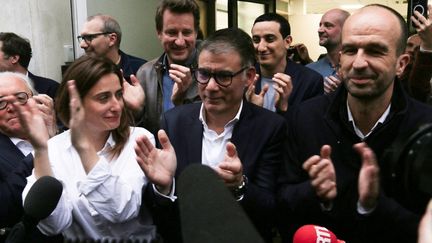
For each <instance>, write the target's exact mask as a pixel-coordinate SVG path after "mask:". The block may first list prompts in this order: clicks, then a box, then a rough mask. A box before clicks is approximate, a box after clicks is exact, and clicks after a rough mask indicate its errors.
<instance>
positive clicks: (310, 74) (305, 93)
mask: <svg viewBox="0 0 432 243" xmlns="http://www.w3.org/2000/svg"><path fill="white" fill-rule="evenodd" d="M256 69H257V73H258V74H259V75H260V78H259V80H257V82H256V85H255V93H256V94H259V93H260V92H261V70H260V67H259V65H258V64H257V65H256ZM284 73H285V74H288V75H289V76H290V77H291V82H292V85H293V90H292V92H291V95H290V97H289V99H288V105H289V106H288V107H289V108H291V107H292V106H295V105H298V104H300V103H301V102H303V101H305V100H307V99H310V98H312V97H315V96H319V95H322V94H324V82H323V77H322V76H321V75H320V74H319V73H318V72H316V71H314V70H312V69H310V68H307V67H305V66H303V65H300V64H298V63H295V62H293V61H291V60H290V59H288V60H287V65H286V67H285V72H284Z"/></svg>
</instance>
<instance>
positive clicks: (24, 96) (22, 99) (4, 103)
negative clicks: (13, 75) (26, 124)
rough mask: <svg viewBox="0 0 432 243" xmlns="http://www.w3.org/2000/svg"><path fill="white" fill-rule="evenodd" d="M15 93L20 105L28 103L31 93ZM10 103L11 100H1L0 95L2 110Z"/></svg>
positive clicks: (0, 108)
mask: <svg viewBox="0 0 432 243" xmlns="http://www.w3.org/2000/svg"><path fill="white" fill-rule="evenodd" d="M13 95H14V96H15V98H16V101H18V103H19V104H20V105H25V104H27V101H28V99H29V98H30V95H29V94H27V93H26V92H18V93H15V94H13ZM9 103H10V102H9V101H6V100H1V97H0V111H1V110H4V109H6V107H7V105H8V104H9Z"/></svg>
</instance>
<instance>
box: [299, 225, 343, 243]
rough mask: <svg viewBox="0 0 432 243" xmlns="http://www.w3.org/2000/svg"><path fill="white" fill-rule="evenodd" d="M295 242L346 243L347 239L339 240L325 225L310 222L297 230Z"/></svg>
mask: <svg viewBox="0 0 432 243" xmlns="http://www.w3.org/2000/svg"><path fill="white" fill-rule="evenodd" d="M293 243H345V241H343V240H338V239H337V238H336V235H335V234H333V232H331V231H330V230H328V229H327V228H325V227H322V226H317V225H311V224H308V225H304V226H302V227H300V228H299V229H298V230H297V231H296V232H295V234H294V237H293Z"/></svg>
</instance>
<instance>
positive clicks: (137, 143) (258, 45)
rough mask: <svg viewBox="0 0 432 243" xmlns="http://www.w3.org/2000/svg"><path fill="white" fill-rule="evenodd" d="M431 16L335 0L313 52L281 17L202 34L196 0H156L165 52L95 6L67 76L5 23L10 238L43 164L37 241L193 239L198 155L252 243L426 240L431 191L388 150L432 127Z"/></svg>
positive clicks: (2, 141)
mask: <svg viewBox="0 0 432 243" xmlns="http://www.w3.org/2000/svg"><path fill="white" fill-rule="evenodd" d="M428 13H429V15H428V17H427V18H426V17H424V16H423V15H421V14H420V13H418V12H415V14H414V16H412V21H413V22H414V23H415V25H416V31H417V34H415V35H412V36H409V33H408V28H407V23H406V21H405V20H404V18H403V17H402V16H401V15H400V14H399V13H398V12H397V11H395V10H394V9H392V8H390V7H387V6H385V5H381V4H370V5H367V6H364V7H362V8H360V9H358V10H356V11H354V12H353V13H351V14H350V13H349V12H347V11H344V10H341V9H331V10H329V11H327V12H326V13H324V14H323V16H322V18H321V21H320V23H319V28H318V36H319V45H320V46H323V47H325V48H326V50H327V53H326V54H325V55H323V57H322V58H321V59H319V60H317V61H316V62H313V61H312V60H311V58H310V57H309V54H308V51H307V48H306V46H304V45H303V44H297V45H293V37H292V36H291V27H290V24H289V22H288V20H287V19H286V18H284V17H282V16H280V15H278V14H276V13H265V14H263V15H261V16H258V17H257V18H256V19H255V21H254V23H253V25H252V29H251V30H250V34H248V33H246V32H245V31H244V30H241V29H238V28H225V29H221V30H217V31H216V32H215V33H212V34H210V35H209V36H208V37H206V38H203V40H198V39H197V36H198V32H199V22H200V12H199V6H198V4H197V3H196V2H195V1H194V0H161V1H160V3H159V5H158V7H157V10H156V15H155V25H156V33H157V36H158V38H159V40H160V43H161V46H162V47H163V50H164V52H163V53H162V54H161V55H160V57H158V58H155V59H153V60H150V61H146V60H144V59H141V58H138V57H134V56H131V55H128V54H126V53H124V52H123V51H121V50H120V43H121V37H122V32H121V29H120V26H119V24H118V22H117V21H116V20H115V19H114V18H113V17H111V16H109V15H104V14H98V15H94V16H90V17H88V19H87V21H86V22H85V23H84V25H83V26H82V29H81V33H80V35H79V36H78V40H79V41H80V46H81V48H83V49H84V50H85V54H84V55H83V56H81V57H80V58H78V59H77V60H75V61H74V62H73V63H72V64H71V65H70V66H69V67H68V69H67V70H66V72H65V73H64V75H63V78H62V81H61V82H59V83H57V82H55V81H53V80H50V79H46V78H42V77H38V76H36V75H34V74H32V73H30V71H28V65H29V62H30V59H31V53H32V50H31V47H30V44H29V41H28V40H26V39H24V38H22V37H20V36H18V35H16V34H14V33H0V201H1V202H2V207H0V242H3V241H4V240H6V239H7V237H8V235H11V231H13V227H14V225H16V224H17V223H18V222H20V221H21V220H24V219H25V218H26V217H23V215H25V214H26V212H25V210H24V209H23V202H25V201H26V199H27V197H29V195H30V193H29V191H30V190H31V189H32V187H33V186H34V185H35V183H36V182H37V181H38V179H40V178H42V177H45V176H50V177H53V178H56V179H57V180H58V181H60V182H61V184H62V186H63V191H62V194H61V196H60V199H59V200H58V202H57V206H56V207H55V209H54V210H53V211H52V212H51V213H50V215H49V216H48V217H46V218H44V219H42V220H40V221H38V222H35V223H34V225H33V226H34V227H33V228H32V227H30V226H28V225H27V227H29V229H28V230H27V231H26V232H27V233H26V234H27V235H26V237H27V238H26V239H27V240H28V241H29V242H62V241H63V240H72V241H74V242H77V241H80V240H81V241H83V242H86V240H103V239H129V240H141V241H140V242H182V240H183V235H182V220H181V217H180V215H181V213H180V207H179V201H181V200H182V197H181V195H178V194H177V189H176V188H177V187H178V185H177V179H178V178H179V176H180V175H181V173H182V172H183V171H184V170H185V169H186V168H187V167H188V166H189V165H191V164H202V165H205V166H208V167H210V168H212V170H213V171H214V172H215V174H216V175H217V177H218V178H220V182H221V183H223V184H224V185H225V186H226V188H227V190H229V191H230V192H231V193H232V195H233V198H234V199H235V201H236V203H237V204H238V205H239V206H240V208H242V210H243V211H244V212H245V213H246V215H247V216H248V218H249V220H250V222H251V223H252V225H253V226H254V227H255V230H256V232H258V234H259V235H260V237H261V238H260V239H257V242H262V241H263V242H281V241H282V242H292V240H293V235H294V234H295V232H296V230H297V229H299V228H300V227H302V226H304V225H310V224H313V225H319V226H322V227H325V228H327V229H329V230H331V231H332V232H334V233H335V235H336V236H337V237H338V238H339V239H342V240H345V241H346V242H417V241H418V242H421V243H425V242H432V228H431V225H432V216H431V207H432V206H431V205H432V203H429V206H428V200H419V201H418V202H415V203H409V204H407V203H406V202H405V201H400V200H399V198H398V197H397V196H395V190H396V191H397V190H402V189H401V188H396V189H395V185H394V183H392V182H393V179H392V177H391V175H389V174H388V173H386V172H387V171H388V170H389V169H390V168H389V166H390V165H389V164H388V163H386V161H384V160H383V159H382V158H383V156H384V154H385V153H386V151H387V150H388V149H389V148H391V146H392V143H393V142H394V141H395V140H397V139H398V138H400V137H403V136H405V135H406V134H409V133H413V132H415V131H416V130H417V129H418V128H419V127H420V126H421V125H424V124H429V123H432V107H431V106H430V104H429V101H430V100H429V99H430V96H431V83H430V82H431V79H432V5H429V6H428ZM251 36H252V37H251ZM408 37H409V38H408ZM292 48H294V49H295V50H296V51H295V53H296V55H298V56H297V58H299V59H298V60H297V61H296V59H292V53H290V51H289V50H290V49H292ZM180 182H181V181H180ZM202 186H203V187H205V186H206V185H205V184H204V185H202ZM189 193H194V192H193V191H191V192H189ZM217 196H218V195H215V197H217ZM413 200H415V199H413ZM412 205H416V206H415V207H413V206H412ZM425 211H426V213H424V212H425ZM200 213H202V212H200ZM221 214H223V210H221ZM230 217H235V216H234V215H226V222H213V224H218V225H226V226H225V227H231V226H230ZM422 217H423V218H422ZM196 230H205V229H201V228H197V229H196ZM220 233H221V234H223V233H224V232H220ZM215 238H216V237H215ZM236 239H238V237H236ZM317 242H318V241H317ZM320 242H327V241H320ZM329 242H330V241H329Z"/></svg>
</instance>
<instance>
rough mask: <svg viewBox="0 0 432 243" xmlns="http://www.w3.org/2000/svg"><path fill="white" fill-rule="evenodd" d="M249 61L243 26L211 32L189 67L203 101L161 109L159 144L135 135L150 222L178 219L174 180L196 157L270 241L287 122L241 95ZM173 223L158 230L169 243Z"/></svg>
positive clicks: (250, 76)
mask: <svg viewBox="0 0 432 243" xmlns="http://www.w3.org/2000/svg"><path fill="white" fill-rule="evenodd" d="M254 62H255V57H254V52H253V44H252V40H251V39H250V37H249V36H248V35H247V34H246V33H245V32H244V31H242V30H240V29H223V30H219V31H217V32H215V33H214V34H213V35H212V36H211V37H209V38H208V39H207V40H205V41H204V42H203V43H202V46H201V48H200V50H199V51H198V67H197V68H196V69H194V70H193V75H194V77H195V79H196V81H197V82H198V83H199V86H198V90H199V95H200V97H201V99H202V103H194V104H188V105H183V106H179V107H176V108H174V109H173V110H171V111H168V112H166V113H165V114H164V117H163V119H162V122H161V127H162V128H163V130H160V131H159V133H158V136H159V142H160V144H161V149H156V148H154V147H153V145H151V143H150V142H149V141H148V139H146V138H139V139H138V140H137V148H136V152H137V156H138V162H139V164H140V166H141V168H142V169H143V171H144V173H145V174H146V176H147V177H148V178H149V180H150V181H151V182H152V183H153V184H152V185H151V183H149V185H150V186H148V187H147V188H146V190H147V192H146V193H145V195H146V196H145V197H144V199H143V200H145V201H146V203H147V206H148V207H150V210H151V211H153V213H154V215H153V216H154V220H155V222H156V223H158V221H159V222H160V221H161V219H164V217H165V216H166V217H169V218H171V219H173V218H174V219H176V220H178V209H177V208H176V205H175V204H176V196H175V195H176V193H175V179H173V178H174V177H177V176H178V175H179V174H180V173H181V172H182V171H183V170H184V168H186V167H187V166H188V165H189V164H192V163H202V164H204V165H208V166H210V167H211V168H213V169H214V170H215V172H216V173H217V174H218V175H219V176H220V178H221V179H222V180H223V181H224V182H225V184H226V186H227V187H228V188H229V189H231V191H232V192H233V194H234V196H235V198H236V199H237V201H239V203H240V204H241V206H243V209H244V210H245V211H246V213H247V214H248V216H249V218H250V219H251V221H252V222H253V224H254V225H255V226H256V228H257V230H258V231H259V232H260V233H261V235H262V237H263V238H264V239H265V240H267V241H271V231H270V229H271V227H272V219H273V218H274V209H275V190H276V177H277V173H278V171H279V168H280V164H281V161H282V160H283V159H284V154H283V153H284V152H283V143H284V141H285V138H286V124H285V122H284V119H283V118H282V117H280V116H278V115H276V114H275V113H273V112H270V111H268V110H266V109H263V108H261V107H258V106H256V105H253V104H251V103H248V102H246V101H244V100H243V94H244V91H245V89H246V88H247V87H248V86H249V85H250V84H251V83H252V82H253V80H254V78H255V68H254V66H253V65H254ZM168 137H169V139H168ZM170 141H171V142H170ZM203 186H205V185H203ZM191 193H193V192H191ZM169 199H171V201H170V200H169ZM180 200H181V199H180ZM162 201H165V202H162ZM171 202H174V203H171ZM164 205H165V206H164ZM167 205H168V206H167ZM161 214H165V216H163V215H162V216H161ZM166 214H170V215H168V216H167V215H166ZM162 223H166V221H165V222H162ZM215 223H222V222H215ZM158 226H159V225H158ZM179 227H180V225H179V224H178V223H177V224H172V225H171V228H169V230H168V232H161V233H162V235H163V236H167V235H168V236H169V237H170V238H169V239H168V241H176V242H178V241H181V238H180V235H179V234H178V231H177V232H175V230H178V228H179ZM161 230H163V228H161ZM221 233H222V232H221ZM173 236H175V237H176V238H174V237H173Z"/></svg>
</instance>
